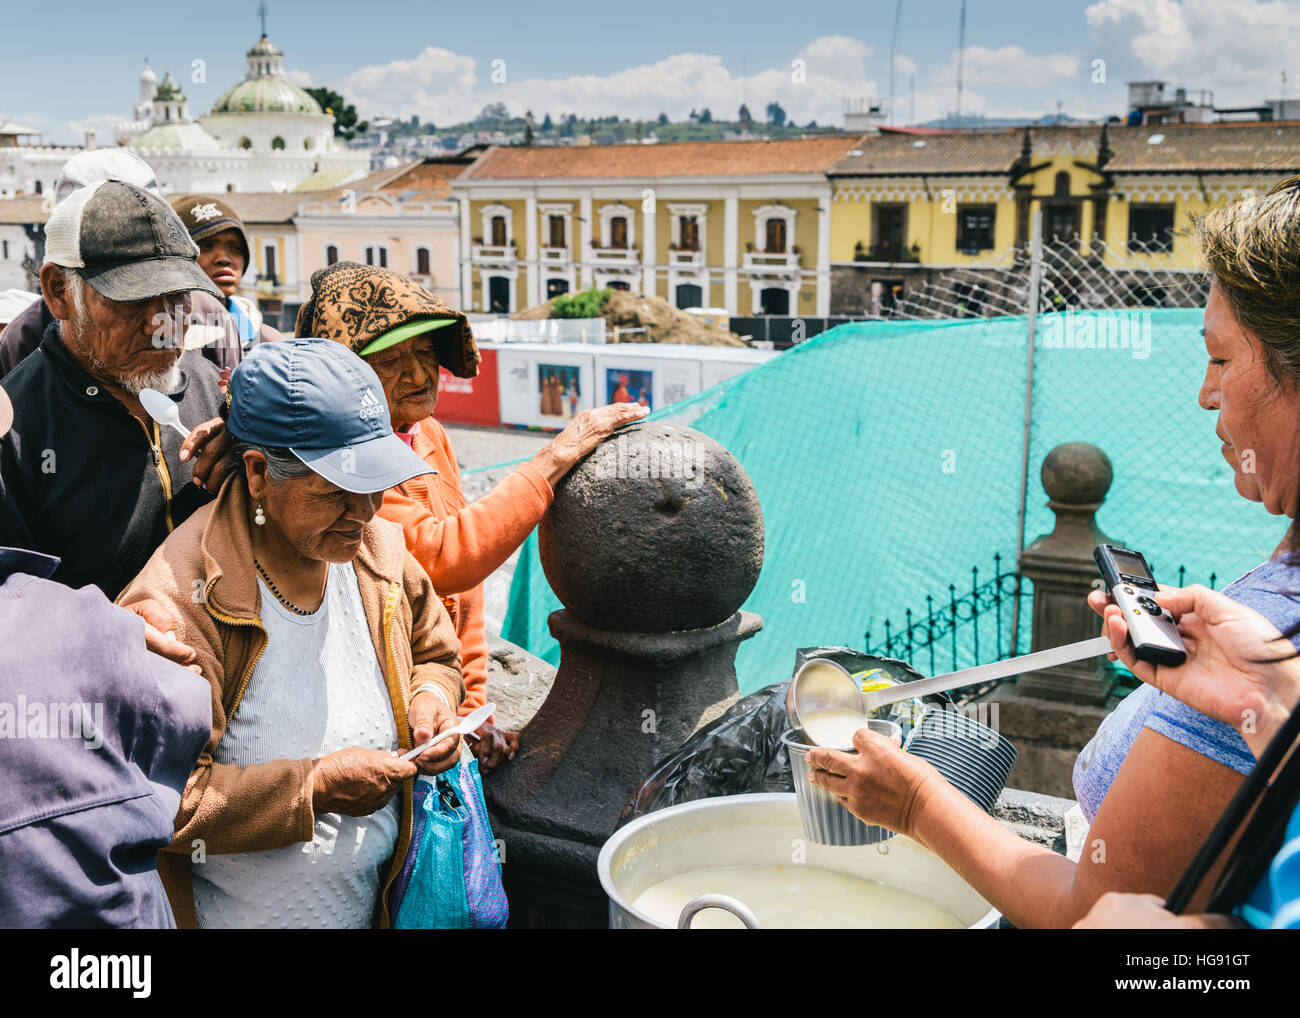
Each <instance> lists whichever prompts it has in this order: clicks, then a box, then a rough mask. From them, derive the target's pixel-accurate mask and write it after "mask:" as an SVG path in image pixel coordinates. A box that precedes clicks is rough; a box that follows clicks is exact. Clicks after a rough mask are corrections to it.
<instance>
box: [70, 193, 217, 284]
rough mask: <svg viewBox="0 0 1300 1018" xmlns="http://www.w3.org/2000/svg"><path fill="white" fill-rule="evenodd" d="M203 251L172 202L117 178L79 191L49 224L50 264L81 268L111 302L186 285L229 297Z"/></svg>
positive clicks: (89, 281)
mask: <svg viewBox="0 0 1300 1018" xmlns="http://www.w3.org/2000/svg"><path fill="white" fill-rule="evenodd" d="M198 256H199V249H198V246H197V245H196V244H195V243H194V241H192V240H191V239H190V235H189V233H188V231H186V229H185V225H184V224H183V223H182V222H181V221H180V219H179V218H178V217H177V215H176V213H175V212H173V211H172V209H171V206H170V205H168V204H167V203H166V202H165V201H163V200H162V199H161V198H159V197H158V196H157V195H156V194H151V193H150V192H148V191H146V190H145V189H144V188H141V187H137V186H136V185H135V184H128V183H126V182H125V181H123V180H117V179H114V178H109V179H108V180H100V181H97V182H96V183H94V184H91V185H89V186H87V187H83V188H80V189H79V190H76V191H73V192H72V194H70V195H69V196H68V197H67V198H66V199H64V200H63V201H61V202H59V204H58V205H56V206H55V207H54V211H53V212H51V213H50V220H49V222H48V223H46V224H45V261H46V263H53V264H55V265H62V266H64V267H65V268H73V269H78V270H80V272H81V275H82V277H83V278H84V279H85V280H86V282H87V283H89V284H90V285H91V286H93V287H94V288H95V290H96V291H98V292H99V293H101V294H103V296H105V297H107V298H108V299H109V300H114V301H137V300H149V299H151V298H153V297H159V296H161V295H162V294H165V293H180V292H182V291H184V290H202V291H204V292H205V293H209V294H211V295H212V296H213V297H216V298H217V299H219V300H220V299H222V294H221V291H220V290H218V289H217V287H216V284H214V283H213V282H212V280H210V279H209V278H208V275H207V273H206V272H204V271H203V270H202V269H201V268H199V263H198V261H197V259H198Z"/></svg>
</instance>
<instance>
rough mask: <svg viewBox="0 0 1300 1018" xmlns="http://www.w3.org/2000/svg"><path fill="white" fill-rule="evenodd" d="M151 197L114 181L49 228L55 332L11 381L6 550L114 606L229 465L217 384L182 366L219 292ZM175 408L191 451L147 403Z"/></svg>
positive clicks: (4, 489)
mask: <svg viewBox="0 0 1300 1018" xmlns="http://www.w3.org/2000/svg"><path fill="white" fill-rule="evenodd" d="M197 257H198V248H197V247H196V246H195V245H194V242H193V241H191V240H190V238H189V235H188V234H187V233H186V231H185V227H184V226H183V225H182V224H181V222H180V220H179V219H177V217H176V215H175V213H173V212H172V210H171V208H170V207H169V206H168V205H167V203H166V202H164V201H163V200H162V199H161V198H158V197H157V196H156V195H153V194H150V193H149V192H147V191H145V190H143V189H141V188H139V187H136V186H134V185H132V184H127V183H124V182H122V181H119V180H105V181H100V182H98V183H95V184H92V185H90V186H88V187H85V188H82V189H81V190H80V191H77V192H75V193H74V194H73V195H71V196H70V197H69V198H68V199H66V200H65V201H64V202H61V203H60V204H59V205H57V206H56V207H55V209H54V212H53V213H52V214H51V216H50V221H49V223H48V224H47V225H46V263H45V265H44V266H43V267H42V269H41V290H42V293H43V294H44V297H45V302H46V303H47V304H48V305H49V308H50V310H51V312H53V314H54V316H55V318H56V319H58V321H57V322H54V323H52V324H51V325H50V326H49V327H48V328H47V329H46V332H45V336H44V338H43V340H42V342H41V345H40V347H39V348H38V349H37V351H36V352H35V353H34V354H32V355H31V356H30V357H28V358H27V359H26V360H25V361H23V363H22V364H20V365H19V366H18V368H17V369H15V370H14V371H13V372H12V373H11V374H10V375H8V376H7V377H6V378H5V382H4V387H5V389H6V390H7V391H8V393H9V396H10V399H11V400H12V402H13V408H14V423H13V427H12V429H11V430H10V432H9V434H8V435H6V436H5V437H4V438H3V439H0V546H5V545H7V546H11V547H21V548H29V549H32V550H34V551H40V552H44V553H46V554H49V555H57V556H58V557H59V558H60V559H61V560H62V564H61V565H60V567H59V570H58V572H56V573H55V574H54V579H56V580H58V581H60V582H62V583H65V584H67V585H69V586H73V587H78V586H82V585H84V584H88V583H93V584H95V585H96V586H98V587H99V588H100V589H101V590H102V591H103V592H104V593H105V594H106V595H107V596H108V597H109V598H114V597H116V596H117V595H118V593H119V592H120V591H121V590H122V588H123V587H125V586H126V584H127V583H128V582H130V580H131V579H132V578H133V577H134V576H135V574H136V573H137V572H139V571H140V569H141V568H142V567H143V565H144V563H145V561H146V560H147V559H148V558H149V556H150V555H151V554H152V553H153V551H154V549H156V548H157V547H158V545H160V544H161V543H162V542H163V539H164V538H165V537H166V536H167V534H168V533H169V532H170V531H171V530H172V529H173V528H174V527H175V526H176V525H177V524H179V523H180V522H182V521H183V520H184V519H186V518H187V517H188V516H189V515H190V514H191V513H192V512H193V511H194V510H195V509H197V508H198V507H199V506H200V505H202V504H203V503H204V502H206V501H208V499H209V498H211V495H210V493H209V492H208V491H206V490H205V489H204V488H203V487H201V486H200V485H199V484H198V483H192V480H193V479H194V478H197V479H198V480H201V481H204V482H206V483H208V484H211V485H213V486H214V487H215V485H216V482H217V480H218V478H217V476H216V470H217V469H219V468H215V467H214V465H215V464H216V463H217V461H218V460H219V459H220V457H221V456H222V455H223V453H224V446H225V438H224V430H223V429H222V427H221V424H220V421H219V420H217V418H218V410H219V407H220V400H221V398H222V397H221V390H220V387H219V385H218V372H217V369H216V368H215V367H214V366H213V365H211V364H209V363H208V362H206V361H204V360H203V359H202V358H201V357H200V356H198V355H197V354H194V353H186V354H184V355H183V356H182V346H181V337H182V335H183V332H184V318H185V314H186V312H187V311H188V303H189V302H188V294H189V292H190V291H192V290H202V291H205V292H207V293H209V294H212V295H218V294H219V291H217V290H216V288H215V287H214V286H213V284H212V282H211V281H210V280H209V279H208V277H207V276H206V275H205V274H204V273H203V271H202V269H200V268H199V266H198V263H197V261H196V260H195V259H196V258H197ZM144 388H153V389H159V390H161V391H162V392H165V393H167V394H168V395H170V396H171V398H172V400H173V401H175V402H176V404H177V405H178V407H179V410H180V417H181V421H182V423H183V424H184V425H185V426H187V427H189V428H192V429H193V433H192V434H191V435H190V437H189V438H188V439H186V440H185V441H184V442H183V443H182V441H181V439H180V437H179V435H178V434H177V433H176V432H174V431H173V430H172V429H170V428H163V427H161V426H160V425H158V424H157V423H156V422H154V421H153V420H152V419H151V418H150V417H149V415H148V414H147V413H146V412H145V410H144V408H143V407H142V406H141V404H140V399H139V395H140V392H141V390H142V389H144Z"/></svg>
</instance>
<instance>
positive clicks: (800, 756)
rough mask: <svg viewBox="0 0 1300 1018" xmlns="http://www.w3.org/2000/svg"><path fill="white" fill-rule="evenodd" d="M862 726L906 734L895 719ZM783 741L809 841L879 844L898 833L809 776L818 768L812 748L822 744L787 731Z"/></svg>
mask: <svg viewBox="0 0 1300 1018" xmlns="http://www.w3.org/2000/svg"><path fill="white" fill-rule="evenodd" d="M862 727H863V728H870V729H871V731H873V732H877V733H879V734H880V735H884V736H885V737H887V738H891V739H892V738H898V737H900V736H901V734H902V729H901V728H900V727H899V726H898V725H897V724H896V723H895V722H893V721H882V720H880V719H877V718H872V719H871V720H866V719H864V720H863V723H862ZM781 741H782V742H784V743H785V748H786V750H787V752H789V754H790V772H791V774H792V775H793V776H794V796H795V801H796V802H797V803H798V804H799V819H800V820H802V821H803V832H804V834H805V835H807V837H808V840H809V841H814V842H816V843H817V844H819V845H875V844H877V843H879V842H881V841H886V840H887V839H889V838H892V837H893V836H894V832H893V831H891V830H889V829H888V828H886V827H877V826H875V825H873V824H867V823H864V822H863V821H861V820H859V819H858V818H857V817H855V816H854V815H853V814H852V813H850V812H849V811H848V808H847V807H845V806H844V805H842V804H841V803H840V801H839V799H837V798H836V797H835V796H834V795H832V794H831V793H830V792H829V791H827V790H826V789H824V788H821V787H819V786H817V785H814V784H812V782H810V781H809V780H808V775H809V774H810V773H811V772H812V771H813V770H815V768H813V767H810V766H809V764H808V751H809V750H811V749H816V748H818V747H816V746H810V745H808V744H807V743H803V742H799V741H797V740H796V739H795V735H794V733H793V732H787V733H786V734H785V735H784V736H783V737H782V739H781ZM822 748H829V749H838V750H839V751H840V752H842V753H856V752H857V750H855V749H854V748H853V747H852V746H849V747H838V746H831V747H822Z"/></svg>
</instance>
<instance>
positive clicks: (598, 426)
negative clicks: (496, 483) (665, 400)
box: [533, 403, 650, 488]
mask: <svg viewBox="0 0 1300 1018" xmlns="http://www.w3.org/2000/svg"><path fill="white" fill-rule="evenodd" d="M649 413H650V410H649V408H648V407H643V406H641V405H640V404H638V403H611V404H610V405H609V406H600V407H596V408H594V409H592V410H584V411H582V413H580V414H578V416H577V417H575V418H574V419H573V420H572V421H570V422H569V426H568V427H567V428H565V429H564V430H563V431H561V432H560V433H559V434H558V435H556V436H555V438H554V439H552V440H551V442H550V443H548V444H547V445H546V446H544V447H543V448H542V449H540V450H539V451H538V453H537V455H536V456H534V457H533V465H534V466H535V467H537V469H538V470H540V471H541V472H542V475H543V476H544V477H545V478H546V481H547V483H548V484H550V486H551V487H552V488H554V487H555V486H556V485H557V484H558V483H559V482H560V479H561V478H562V477H563V476H564V475H565V474H567V473H568V472H569V471H570V470H572V469H573V468H574V466H576V465H577V464H578V463H579V462H580V461H581V460H582V459H583V457H585V456H586V455H588V454H589V453H591V452H593V451H594V450H595V448H596V446H598V445H600V443H601V442H603V441H605V439H607V438H609V436H610V435H612V434H613V433H614V432H615V431H617V430H618V429H619V428H621V427H623V425H625V424H631V423H633V422H634V421H639V420H641V418H643V417H645V416H646V415H647V414H649Z"/></svg>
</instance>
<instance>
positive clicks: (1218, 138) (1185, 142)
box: [1106, 120, 1300, 173]
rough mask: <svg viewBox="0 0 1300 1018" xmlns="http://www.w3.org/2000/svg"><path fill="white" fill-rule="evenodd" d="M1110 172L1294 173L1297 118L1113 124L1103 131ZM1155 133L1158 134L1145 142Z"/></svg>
mask: <svg viewBox="0 0 1300 1018" xmlns="http://www.w3.org/2000/svg"><path fill="white" fill-rule="evenodd" d="M1108 134H1109V136H1110V147H1111V151H1112V152H1113V153H1114V156H1113V157H1112V158H1111V160H1110V162H1109V163H1107V164H1106V169H1108V170H1116V171H1130V172H1132V171H1146V172H1160V171H1166V172H1168V171H1189V170H1201V171H1205V172H1215V171H1217V172H1224V171H1228V170H1248V171H1257V170H1273V171H1289V172H1292V173H1295V172H1300V123H1297V122H1296V121H1282V120H1279V121H1263V122H1260V121H1243V122H1241V123H1229V124H1161V125H1159V126H1156V125H1148V126H1143V127H1116V126H1115V125H1111V128H1110V130H1109V132H1108ZM1155 135H1163V136H1164V139H1163V140H1162V141H1161V142H1160V143H1159V144H1156V145H1152V144H1150V139H1151V138H1152V137H1153V136H1155Z"/></svg>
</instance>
